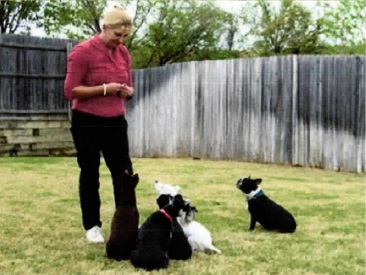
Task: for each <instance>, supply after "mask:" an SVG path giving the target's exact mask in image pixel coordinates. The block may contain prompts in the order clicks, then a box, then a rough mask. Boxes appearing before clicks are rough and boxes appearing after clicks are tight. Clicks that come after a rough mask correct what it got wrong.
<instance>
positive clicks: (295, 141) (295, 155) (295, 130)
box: [292, 55, 299, 164]
mask: <svg viewBox="0 0 366 275" xmlns="http://www.w3.org/2000/svg"><path fill="white" fill-rule="evenodd" d="M297 81H298V56H297V55H293V56H292V164H299V120H298V106H297V97H298V83H297Z"/></svg>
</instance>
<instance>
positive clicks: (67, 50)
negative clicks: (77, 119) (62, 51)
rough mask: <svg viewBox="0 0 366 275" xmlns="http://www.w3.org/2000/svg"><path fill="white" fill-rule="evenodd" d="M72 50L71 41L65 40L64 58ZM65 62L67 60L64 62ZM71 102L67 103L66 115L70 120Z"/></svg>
mask: <svg viewBox="0 0 366 275" xmlns="http://www.w3.org/2000/svg"><path fill="white" fill-rule="evenodd" d="M71 50H72V43H71V42H67V44H66V56H67V57H66V59H68V57H69V54H70V52H71ZM66 63H67V62H66ZM71 104H72V103H71V102H70V103H69V104H68V108H67V117H68V119H69V121H71Z"/></svg>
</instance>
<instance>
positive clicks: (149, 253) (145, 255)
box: [130, 195, 185, 271]
mask: <svg viewBox="0 0 366 275" xmlns="http://www.w3.org/2000/svg"><path fill="white" fill-rule="evenodd" d="M184 204H185V201H184V200H183V197H182V195H176V196H174V197H173V198H172V200H171V201H170V203H169V204H168V205H166V206H164V207H163V208H162V209H160V210H158V211H156V212H154V213H152V214H151V215H150V216H149V217H148V218H147V220H146V221H145V222H144V223H143V224H142V225H141V226H140V228H139V233H138V239H137V245H136V249H135V250H133V251H132V253H131V258H130V261H131V263H132V264H133V266H134V267H136V268H143V269H145V270H147V271H152V270H157V269H162V268H167V267H168V265H169V256H168V250H169V243H170V239H171V235H172V228H173V222H174V220H175V219H176V218H177V217H178V216H179V215H181V214H182V213H181V211H182V209H183V206H184Z"/></svg>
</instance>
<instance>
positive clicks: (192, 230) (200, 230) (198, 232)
mask: <svg viewBox="0 0 366 275" xmlns="http://www.w3.org/2000/svg"><path fill="white" fill-rule="evenodd" d="M183 212H184V214H183V216H181V217H178V218H177V220H178V222H179V224H180V225H181V226H182V228H183V231H184V234H185V235H186V236H187V238H188V242H189V244H190V245H191V247H192V250H193V251H203V252H215V253H221V251H220V250H219V249H217V248H216V247H215V246H213V244H212V238H211V233H210V231H208V230H207V228H206V227H204V226H203V225H202V224H200V223H199V222H197V221H195V220H194V219H195V216H196V212H198V210H197V209H196V207H194V206H191V205H190V204H187V205H185V206H184V207H183Z"/></svg>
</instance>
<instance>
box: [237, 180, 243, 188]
mask: <svg viewBox="0 0 366 275" xmlns="http://www.w3.org/2000/svg"><path fill="white" fill-rule="evenodd" d="M242 181H243V179H239V180H238V182H237V183H236V186H238V187H240V185H241V183H242Z"/></svg>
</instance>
